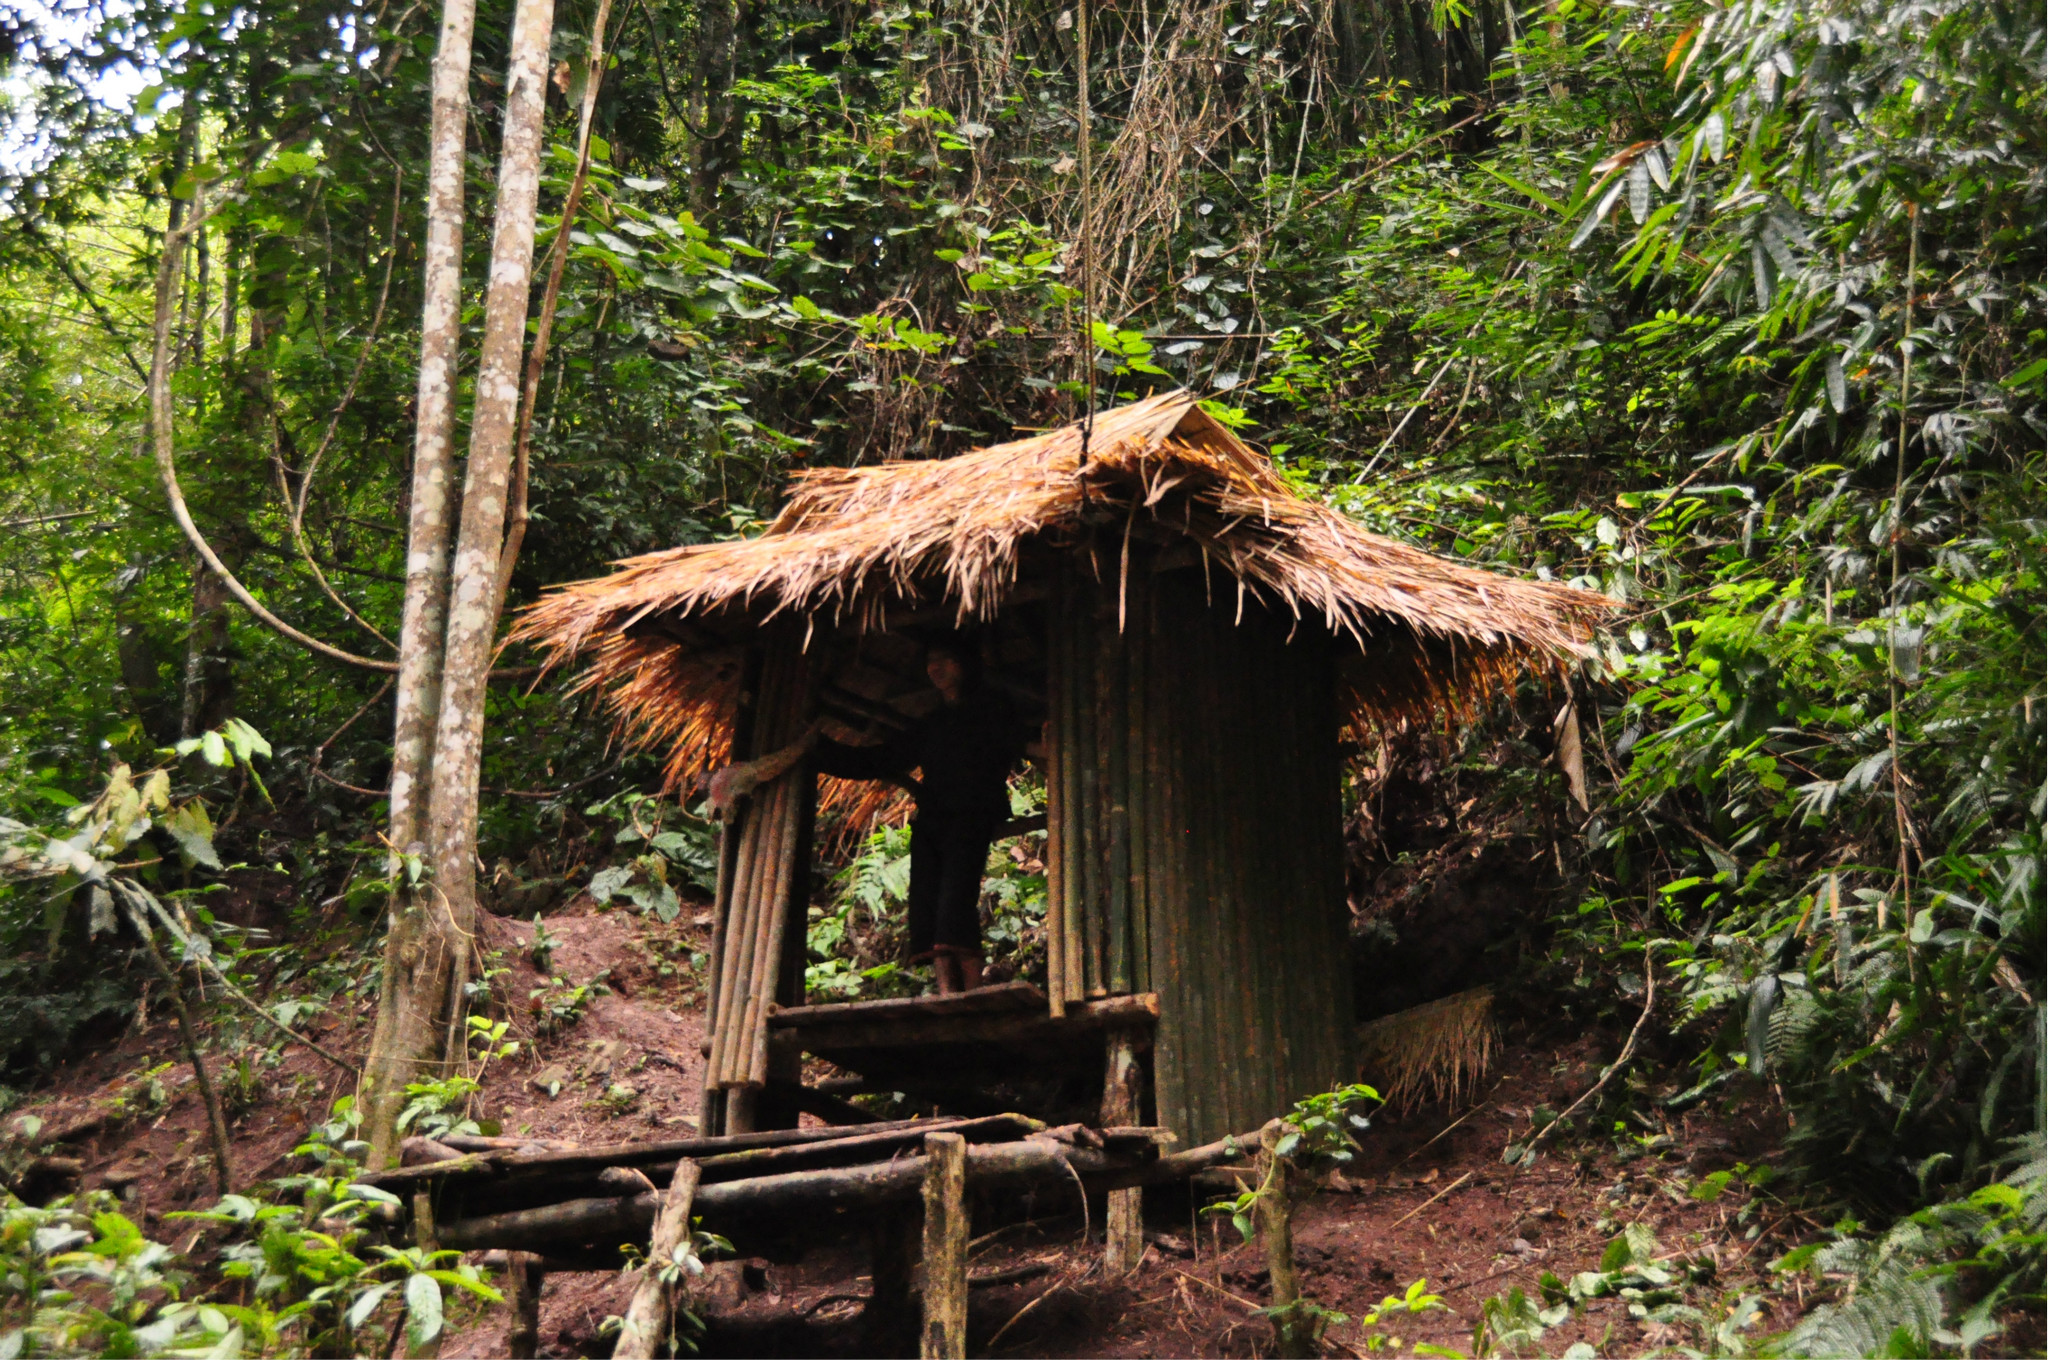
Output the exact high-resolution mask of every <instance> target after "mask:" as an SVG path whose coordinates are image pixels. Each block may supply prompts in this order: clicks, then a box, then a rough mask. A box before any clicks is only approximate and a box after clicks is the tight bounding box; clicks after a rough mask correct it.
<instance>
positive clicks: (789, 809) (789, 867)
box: [747, 770, 802, 1086]
mask: <svg viewBox="0 0 2048 1360" xmlns="http://www.w3.org/2000/svg"><path fill="white" fill-rule="evenodd" d="M801 774H802V771H801V770H792V771H791V772H789V773H788V774H786V775H784V776H783V777H782V779H781V781H780V783H781V785H782V790H781V803H782V806H781V807H780V808H778V809H777V811H778V812H779V813H780V817H779V818H778V823H779V825H778V828H777V829H778V830H779V831H780V832H781V836H782V844H781V846H780V847H779V848H780V851H781V853H780V854H779V855H778V856H777V861H778V863H777V868H776V874H775V891H774V893H773V894H772V895H771V896H770V897H769V898H768V900H767V901H766V902H765V903H764V904H763V905H764V906H765V908H766V911H767V918H768V943H767V947H766V948H765V949H764V950H762V953H761V981H760V993H761V1019H760V1023H759V1024H758V1025H757V1026H756V1028H755V1030H754V1033H753V1057H752V1061H751V1062H750V1063H749V1064H748V1068H747V1084H748V1085H750V1086H766V1085H767V1084H768V1008H769V1006H771V1005H772V1004H773V1003H774V1000H775V994H776V992H777V990H778V983H779V982H780V978H781V974H782V972H783V958H782V951H783V949H784V948H785V946H786V944H787V943H788V937H789V929H788V927H789V901H790V898H791V897H792V896H793V895H794V894H795V892H796V874H797V863H796V851H797V844H796V841H797V834H796V833H797V787H796V786H797V784H798V782H799V776H800V775H801Z"/></svg>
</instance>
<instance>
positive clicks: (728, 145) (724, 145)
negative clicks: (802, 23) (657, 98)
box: [690, 0, 739, 225]
mask: <svg viewBox="0 0 2048 1360" xmlns="http://www.w3.org/2000/svg"><path fill="white" fill-rule="evenodd" d="M735 3H736V0H709V3H707V4H705V5H704V6H703V7H702V8H701V9H699V11H698V15H699V18H698V21H697V23H698V40H697V69H696V71H695V73H694V74H695V84H696V87H697V88H696V91H695V93H696V96H697V97H696V99H695V101H693V102H695V104H696V106H697V109H696V114H697V126H696V129H695V133H696V135H695V136H694V137H693V138H692V139H691V146H690V211H691V213H692V214H693V215H694V216H695V217H696V219H697V221H698V223H699V224H700V225H701V224H703V223H706V222H709V221H710V220H711V214H712V212H713V211H714V210H715V209H716V208H717V206H718V188H719V185H720V183H721V182H722V181H723V180H724V179H725V174H726V171H727V170H728V169H730V168H731V162H732V160H733V159H734V157H735V155H736V154H737V152H738V150H739V129H738V128H737V127H736V126H735V125H734V124H735V119H734V118H733V107H732V94H731V89H732V63H733V52H734V50H735V42H736V38H737V33H736V29H737V27H738V25H737V21H736V18H735V16H734V14H733V7H734V5H735Z"/></svg>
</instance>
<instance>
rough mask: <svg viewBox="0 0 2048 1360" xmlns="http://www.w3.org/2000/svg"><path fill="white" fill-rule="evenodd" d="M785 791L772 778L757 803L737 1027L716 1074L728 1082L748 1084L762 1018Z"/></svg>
mask: <svg viewBox="0 0 2048 1360" xmlns="http://www.w3.org/2000/svg"><path fill="white" fill-rule="evenodd" d="M786 792H787V785H786V783H785V781H783V780H779V779H778V780H777V781H775V784H774V785H773V786H772V787H771V788H770V790H769V792H768V794H767V797H766V800H765V802H764V806H763V807H762V809H761V842H760V848H759V849H758V850H757V851H756V855H757V856H758V858H759V859H760V862H761V868H760V870H759V874H758V877H757V878H756V881H755V890H754V900H753V902H752V904H751V910H750V911H749V913H748V922H747V927H748V946H747V959H746V963H747V971H746V973H745V975H744V978H743V981H742V991H741V993H740V995H739V996H737V997H735V998H734V1000H735V1001H737V1002H738V1003H739V1007H740V1009H739V1011H738V1012H737V1019H738V1023H737V1027H736V1029H735V1032H734V1034H733V1038H732V1041H731V1042H730V1043H729V1044H728V1045H727V1047H726V1067H725V1071H724V1073H723V1074H722V1079H723V1080H724V1082H725V1084H726V1085H728V1086H744V1085H747V1084H748V1081H749V1074H750V1073H751V1072H752V1071H753V1065H754V1047H755V1044H754V1039H755V1035H756V1033H757V1032H758V1031H759V1030H760V1028H761V1026H763V1025H764V1024H766V1023H767V1013H766V1001H767V998H766V997H765V996H763V995H762V993H763V991H765V990H766V988H765V987H764V985H763V976H764V973H766V975H767V976H771V977H772V976H773V973H772V971H770V970H771V968H772V965H771V963H770V961H769V959H768V937H769V933H770V932H771V931H772V930H773V929H774V921H773V918H774V916H775V914H776V913H775V909H774V905H773V903H774V897H775V880H776V877H777V876H778V874H779V872H780V870H781V867H782V865H781V861H782V855H781V846H780V844H779V841H780V837H779V836H777V835H776V834H775V833H776V832H777V831H778V830H780V828H781V822H782V805H783V801H784V796H785V794H786Z"/></svg>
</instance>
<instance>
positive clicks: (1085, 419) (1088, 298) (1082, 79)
mask: <svg viewBox="0 0 2048 1360" xmlns="http://www.w3.org/2000/svg"><path fill="white" fill-rule="evenodd" d="M1074 44H1075V51H1076V55H1077V56H1078V57H1079V61H1078V62H1077V66H1078V68H1079V69H1078V75H1079V82H1078V84H1079V87H1080V91H1079V99H1078V101H1077V102H1078V108H1077V110H1076V112H1077V115H1078V121H1079V123H1080V125H1081V127H1080V142H1081V146H1080V152H1081V154H1080V162H1081V166H1080V169H1081V242H1080V244H1081V336H1080V345H1079V349H1078V352H1079V354H1080V356H1081V371H1082V382H1083V383H1084V384H1085V385H1086V388H1087V403H1088V404H1087V407H1086V408H1085V409H1084V410H1083V411H1082V413H1081V461H1080V464H1079V467H1080V468H1086V467H1087V466H1088V442H1089V440H1090V439H1091V438H1092V437H1093V435H1094V434H1095V175H1094V167H1093V165H1092V158H1091V157H1090V155H1089V142H1090V137H1089V132H1088V0H1074Z"/></svg>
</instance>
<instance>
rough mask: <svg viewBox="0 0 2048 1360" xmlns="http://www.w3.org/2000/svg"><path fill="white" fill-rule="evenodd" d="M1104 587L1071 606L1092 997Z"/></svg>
mask: <svg viewBox="0 0 2048 1360" xmlns="http://www.w3.org/2000/svg"><path fill="white" fill-rule="evenodd" d="M1101 597H1102V586H1101V583H1100V582H1097V581H1093V580H1090V581H1089V582H1087V583H1086V585H1085V586H1084V587H1083V591H1082V599H1081V600H1080V601H1078V602H1077V603H1078V604H1079V606H1080V607H1078V608H1076V609H1075V610H1074V617H1075V626H1076V628H1077V629H1080V630H1082V631H1081V637H1082V639H1083V644H1082V646H1081V649H1080V651H1081V658H1080V659H1081V664H1080V666H1079V668H1078V669H1079V670H1080V671H1081V672H1082V674H1084V675H1086V676H1087V677H1088V687H1087V689H1086V690H1085V691H1084V692H1083V693H1082V695H1081V696H1080V702H1079V703H1078V704H1077V705H1076V711H1077V712H1078V713H1079V715H1080V718H1081V724H1080V725H1081V741H1080V750H1079V752H1078V757H1077V762H1076V763H1078V764H1079V766H1080V768H1081V803H1082V814H1081V834H1082V835H1083V836H1085V837H1086V838H1087V840H1086V842H1085V844H1084V845H1083V846H1082V850H1081V881H1082V892H1081V948H1082V958H1083V959H1084V961H1085V962H1084V969H1085V971H1084V973H1083V981H1082V994H1083V995H1085V996H1090V997H1097V996H1104V995H1107V993H1108V989H1107V988H1106V987H1104V986H1103V962H1104V960H1103V948H1102V946H1103V926H1104V921H1103V916H1104V914H1105V913H1104V910H1103V908H1104V905H1105V903H1106V902H1107V900H1108V896H1109V894H1108V892H1107V891H1106V887H1107V885H1106V884H1105V883H1104V882H1103V869H1104V867H1105V866H1104V864H1103V858H1104V856H1103V853H1102V851H1103V845H1104V842H1105V841H1106V840H1107V839H1108V837H1107V835H1106V834H1105V832H1106V828H1105V826H1104V821H1105V817H1104V810H1105V807H1106V804H1107V798H1106V796H1105V795H1106V790H1104V788H1103V776H1104V773H1105V771H1104V768H1103V766H1104V762H1103V750H1102V723H1101V722H1100V720H1099V719H1100V715H1101V709H1102V691H1103V675H1102V653H1103V649H1104V647H1105V645H1106V643H1105V640H1104V638H1103V636H1102V632H1103V629H1102V621H1101V619H1100V618H1099V617H1098V613H1099V611H1100V609H1101V607H1102V599H1101Z"/></svg>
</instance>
